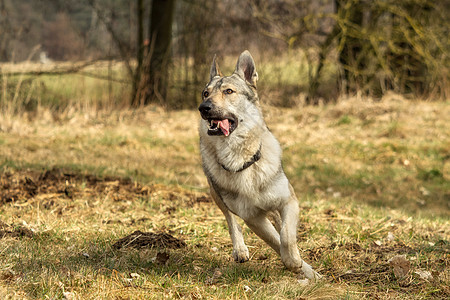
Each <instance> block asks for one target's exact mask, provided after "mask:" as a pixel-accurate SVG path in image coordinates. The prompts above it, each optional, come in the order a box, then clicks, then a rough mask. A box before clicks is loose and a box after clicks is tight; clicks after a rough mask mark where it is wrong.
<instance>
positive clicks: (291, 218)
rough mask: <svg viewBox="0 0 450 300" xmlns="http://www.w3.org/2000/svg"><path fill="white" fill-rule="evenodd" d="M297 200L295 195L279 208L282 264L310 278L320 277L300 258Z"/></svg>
mask: <svg viewBox="0 0 450 300" xmlns="http://www.w3.org/2000/svg"><path fill="white" fill-rule="evenodd" d="M298 211H299V208H298V202H297V199H296V198H295V196H291V198H290V200H289V201H288V202H287V203H286V205H284V207H283V208H282V209H281V210H280V214H281V220H282V225H281V231H280V240H281V246H280V254H281V260H282V261H283V263H284V265H285V266H286V267H287V268H288V269H289V270H291V271H293V272H296V273H299V272H300V271H301V272H303V274H304V275H305V276H306V278H308V279H310V280H317V279H320V278H321V277H322V276H321V275H320V274H319V273H317V272H316V271H314V270H313V268H312V267H311V266H310V265H308V264H307V263H306V262H304V261H303V260H302V258H301V257H300V253H299V251H298V247H297V220H298Z"/></svg>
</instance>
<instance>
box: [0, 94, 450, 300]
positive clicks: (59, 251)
mask: <svg viewBox="0 0 450 300" xmlns="http://www.w3.org/2000/svg"><path fill="white" fill-rule="evenodd" d="M263 91H264V88H263ZM80 96H81V95H80ZM270 96H271V95H265V94H262V95H261V98H262V100H263V102H264V99H265V98H266V97H270ZM24 97H25V98H26V95H25V96H24ZM70 97H72V96H70ZM6 98H7V96H4V99H6ZM86 99H88V97H87V98H86ZM105 103H106V100H105ZM67 107H68V108H67V109H65V110H64V111H63V112H59V113H55V111H54V110H51V109H48V108H42V109H37V110H35V111H32V112H26V110H25V111H23V112H22V113H21V114H17V113H16V114H14V113H12V111H11V110H7V109H6V110H4V111H3V112H2V114H1V115H0V295H2V298H6V299H8V298H9V299H22V298H31V299H61V298H63V299H149V298H150V299H161V298H169V299H171V298H182V299H225V298H229V299H249V298H250V299H447V298H449V297H450V288H449V286H450V271H449V270H450V268H449V267H450V256H449V255H450V244H449V242H450V225H449V217H450V127H449V126H448V124H449V123H450V104H449V102H426V101H407V100H404V99H403V98H402V97H400V96H396V95H387V96H386V97H385V98H383V99H382V100H381V101H379V102H373V101H370V100H369V99H359V98H357V97H355V98H349V99H341V100H340V101H339V102H338V103H337V104H334V105H326V106H316V107H303V106H298V107H295V108H291V109H284V108H277V107H275V106H270V105H264V107H263V109H264V112H265V115H266V121H267V124H268V126H269V127H270V129H271V130H272V131H273V133H274V134H275V136H276V137H277V138H278V139H279V140H280V143H281V144H282V147H283V151H284V156H283V163H284V169H285V172H286V173H287V175H288V177H289V178H290V180H291V183H292V184H293V186H294V188H295V189H296V193H297V196H298V198H299V202H300V203H299V205H300V208H301V211H300V220H299V221H300V222H299V228H298V245H299V247H300V249H301V254H302V256H303V258H304V259H305V260H306V261H307V262H309V263H310V264H312V265H313V266H314V267H315V269H316V270H318V271H319V272H320V273H321V274H323V275H325V276H324V277H325V279H324V280H323V281H321V282H319V283H318V284H311V285H308V286H304V285H302V284H301V283H300V282H299V281H298V279H299V278H298V277H297V276H296V275H295V274H292V273H291V272H289V271H287V270H286V269H285V268H284V267H283V265H282V263H281V261H280V259H279V257H277V255H276V254H275V253H274V252H273V251H272V250H271V249H270V248H269V247H268V246H267V245H265V244H264V243H263V242H262V241H261V240H260V239H258V238H257V237H256V236H255V235H254V234H253V233H252V232H250V231H249V230H248V228H246V227H245V226H244V236H245V239H246V242H247V245H248V246H249V250H250V255H251V259H250V261H249V262H247V263H244V264H238V263H235V262H234V261H232V259H231V250H232V247H231V242H230V239H229V236H228V229H227V227H226V222H225V219H224V217H223V216H222V214H221V213H220V211H219V209H218V208H217V207H216V206H215V204H214V203H213V202H212V201H211V199H210V197H209V195H208V190H207V183H206V179H205V177H204V175H203V173H202V170H201V167H200V154H199V149H198V134H197V124H198V120H199V116H198V113H197V112H196V111H195V110H183V111H165V110H163V109H161V108H159V107H156V106H151V107H147V108H145V109H141V110H137V111H129V110H121V111H119V110H95V109H92V107H89V105H87V106H86V109H80V107H75V108H73V109H70V107H71V106H70V105H68V106H67ZM136 231H140V232H136ZM132 233H135V234H132ZM150 233H153V234H154V235H150ZM124 238H125V239H124Z"/></svg>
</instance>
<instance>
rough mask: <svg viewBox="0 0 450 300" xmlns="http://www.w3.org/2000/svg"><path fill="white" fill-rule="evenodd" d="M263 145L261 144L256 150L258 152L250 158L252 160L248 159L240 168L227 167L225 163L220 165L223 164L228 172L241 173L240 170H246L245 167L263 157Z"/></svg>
mask: <svg viewBox="0 0 450 300" xmlns="http://www.w3.org/2000/svg"><path fill="white" fill-rule="evenodd" d="M261 146H262V145H260V146H259V149H258V151H256V153H255V154H254V155H253V156H252V157H251V158H250V160H248V161H246V162H245V163H244V164H243V165H242V167H241V168H240V169H237V170H230V169H229V168H227V167H225V166H224V165H223V164H220V166H221V167H222V168H223V169H224V170H225V171H228V172H231V173H239V172H242V171H244V170H245V169H247V168H249V167H250V166H251V165H253V164H254V163H255V162H257V161H258V160H259V159H260V158H261Z"/></svg>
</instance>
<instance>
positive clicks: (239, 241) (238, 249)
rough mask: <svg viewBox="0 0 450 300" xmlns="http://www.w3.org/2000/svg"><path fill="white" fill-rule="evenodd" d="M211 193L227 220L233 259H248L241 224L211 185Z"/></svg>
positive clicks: (243, 260)
mask: <svg viewBox="0 0 450 300" xmlns="http://www.w3.org/2000/svg"><path fill="white" fill-rule="evenodd" d="M211 195H212V197H213V199H214V201H215V202H216V204H217V206H218V207H219V208H220V210H221V211H222V213H223V214H224V216H225V219H226V220H227V224H228V232H229V233H230V237H231V242H232V243H233V253H232V256H233V258H234V260H235V261H236V262H240V263H243V262H246V261H248V260H249V259H250V254H249V252H248V248H247V246H246V245H245V242H244V236H243V235H242V229H241V226H240V225H239V224H238V223H237V221H236V218H235V216H234V214H233V213H232V212H231V211H230V210H229V209H228V208H227V207H226V205H225V204H224V203H223V201H222V199H221V197H220V196H219V195H218V194H217V193H216V191H215V190H214V189H213V187H212V186H211Z"/></svg>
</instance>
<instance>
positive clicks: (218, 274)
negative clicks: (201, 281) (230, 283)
mask: <svg viewBox="0 0 450 300" xmlns="http://www.w3.org/2000/svg"><path fill="white" fill-rule="evenodd" d="M220 277H222V272H221V271H220V270H219V268H215V269H214V272H213V274H212V275H211V276H208V277H207V278H206V284H208V285H210V284H214V283H216V282H217V280H218V279H219V278H220Z"/></svg>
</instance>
